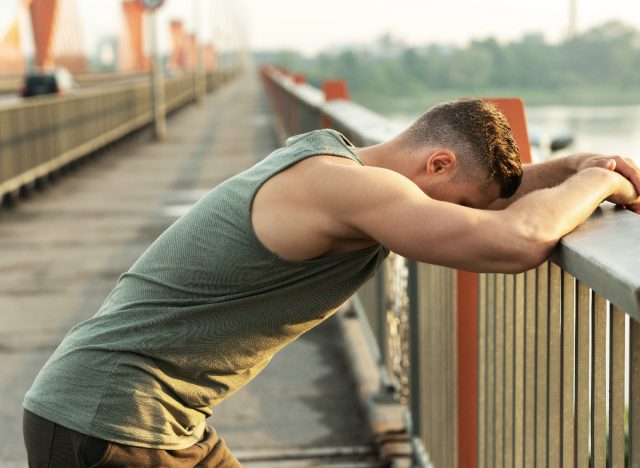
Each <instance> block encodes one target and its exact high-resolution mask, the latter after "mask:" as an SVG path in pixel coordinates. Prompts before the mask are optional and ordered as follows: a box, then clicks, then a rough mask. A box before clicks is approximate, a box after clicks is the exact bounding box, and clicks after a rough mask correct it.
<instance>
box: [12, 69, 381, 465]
mask: <svg viewBox="0 0 640 468" xmlns="http://www.w3.org/2000/svg"><path fill="white" fill-rule="evenodd" d="M276 146H277V140H276V137H275V134H274V132H273V122H272V121H271V111H270V109H269V108H268V105H267V102H266V97H265V96H264V94H263V91H262V87H261V86H260V83H259V82H258V79H257V77H256V76H254V75H253V74H251V73H249V74H246V75H245V76H243V77H241V78H239V79H237V80H235V81H234V82H232V83H231V84H229V85H227V86H226V87H224V88H222V89H221V90H219V91H218V92H216V93H215V94H214V95H212V96H210V97H209V98H208V99H207V100H206V101H205V102H204V103H202V104H200V105H197V106H190V107H187V108H186V109H184V110H182V111H180V112H178V113H177V114H175V115H174V116H173V117H171V119H170V121H169V139H168V141H166V142H163V143H157V142H153V141H152V140H151V138H150V134H149V132H147V131H141V132H138V133H137V134H135V135H133V136H131V137H129V138H128V139H127V140H125V141H122V142H120V143H118V144H117V145H115V146H112V147H110V148H108V149H107V150H105V151H103V152H102V154H100V155H98V156H96V157H92V158H91V160H90V161H88V162H86V163H84V162H83V163H80V164H78V165H77V167H76V168H75V169H72V170H71V171H69V172H68V173H67V174H65V175H64V177H61V178H60V179H59V180H57V181H56V182H55V183H53V184H52V185H50V186H49V187H47V188H46V190H44V191H42V192H35V193H34V194H32V195H31V196H30V198H29V199H27V200H25V201H22V202H20V203H18V204H17V205H16V206H15V207H13V208H10V209H7V208H3V209H0V369H2V372H0V392H1V394H2V395H3V398H4V404H3V405H0V419H2V420H3V421H4V422H5V428H8V430H5V431H4V434H3V438H2V440H1V441H0V466H3V467H4V466H7V467H12V466H16V467H23V466H26V461H25V460H26V454H25V451H24V448H23V444H22V433H21V411H22V410H21V402H22V397H23V395H24V393H25V392H26V390H27V389H28V388H29V386H30V385H31V382H32V381H33V378H34V377H35V374H36V373H37V372H38V370H39V369H40V367H41V366H42V365H43V364H44V362H45V360H46V359H47V358H48V356H49V355H50V354H51V353H52V351H53V350H54V349H55V347H56V346H57V344H58V343H59V342H60V340H61V339H62V337H63V336H64V334H65V333H66V331H67V330H68V329H69V328H70V327H71V326H73V325H74V324H75V323H77V322H79V321H81V320H83V319H86V318H88V317H90V316H91V315H93V313H95V311H96V310H97V309H98V307H99V306H100V304H101V303H102V301H103V300H104V298H105V297H106V296H107V294H108V293H109V291H110V290H111V288H112V287H113V286H114V284H115V282H116V280H117V278H118V276H119V275H120V273H122V272H123V271H125V270H127V269H128V268H129V267H130V265H131V264H132V263H133V262H134V261H135V260H136V258H137V257H138V256H139V255H140V254H141V253H142V252H143V251H144V250H145V248H146V247H147V246H148V245H149V244H150V243H151V242H152V241H153V240H154V239H155V238H156V237H157V236H158V235H159V234H160V233H161V232H162V231H163V230H164V229H166V228H167V227H168V226H169V225H170V224H171V223H172V222H173V221H175V219H177V217H178V216H179V215H180V214H181V213H183V212H184V211H185V210H186V209H188V207H189V206H191V205H192V204H193V203H194V202H195V201H196V200H198V199H199V198H200V197H201V196H202V195H204V194H205V193H206V192H207V191H208V190H210V189H211V188H212V187H214V186H215V185H217V184H218V183H220V182H222V181H223V180H225V179H226V178H228V177H230V176H232V175H233V174H235V173H237V172H239V171H242V170H244V169H245V168H247V167H249V166H251V165H252V164H253V163H255V162H256V161H257V160H259V159H260V158H261V157H264V156H265V155H266V154H268V153H269V152H271V151H272V150H273V149H274V148H275V147H276ZM343 346H344V344H343V342H342V340H341V338H340V334H339V332H338V330H337V324H336V323H335V322H334V321H333V320H329V321H327V322H326V323H325V324H323V325H322V326H320V327H318V328H316V329H314V330H312V331H311V332H310V333H308V334H306V335H304V336H303V337H301V338H300V339H299V340H298V341H296V342H295V343H293V344H292V345H290V346H289V347H288V348H285V349H284V350H283V351H282V352H281V353H279V354H278V355H277V356H276V357H275V358H274V359H273V361H272V363H271V364H270V365H269V366H268V367H267V369H266V370H265V371H264V372H263V373H262V374H261V375H259V376H258V377H257V378H256V379H255V380H254V381H253V382H251V383H250V384H249V385H248V386H247V387H246V388H244V389H243V390H241V391H240V392H238V393H237V394H235V395H234V396H232V397H231V398H229V399H228V400H227V401H225V402H223V404H221V405H219V406H218V407H217V408H216V409H215V411H214V416H213V418H212V420H211V421H210V423H211V424H212V425H214V426H215V427H216V428H217V430H218V431H219V433H220V434H221V435H222V436H223V437H224V438H225V440H226V441H227V443H228V445H229V446H230V447H231V448H232V450H234V452H236V453H237V455H238V456H239V458H240V459H241V461H242V462H243V465H244V466H248V467H259V466H264V467H271V466H273V467H275V466H278V467H283V468H284V467H295V466H300V467H302V466H343V467H362V466H377V463H376V461H375V456H374V448H373V445H372V444H371V440H370V435H369V433H368V430H367V428H366V423H365V421H364V418H363V415H362V413H361V410H360V406H359V402H358V400H357V397H356V391H355V388H354V385H353V383H352V381H351V377H350V374H349V372H348V369H347V363H346V355H345V352H344V349H343Z"/></svg>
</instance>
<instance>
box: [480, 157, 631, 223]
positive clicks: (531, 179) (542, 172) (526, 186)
mask: <svg viewBox="0 0 640 468" xmlns="http://www.w3.org/2000/svg"><path fill="white" fill-rule="evenodd" d="M611 161H614V162H613V163H611ZM590 167H601V168H606V169H612V170H615V171H616V172H618V173H619V174H621V175H623V176H624V177H626V178H627V179H629V180H630V181H631V183H633V185H634V186H635V188H636V191H638V192H640V168H638V166H637V165H636V164H635V162H634V161H633V160H631V159H629V158H623V157H621V156H604V155H600V154H591V153H581V154H574V155H571V156H565V157H560V158H551V159H548V160H547V161H544V162H541V163H537V164H526V165H524V166H523V172H524V174H523V177H522V184H520V187H519V188H518V191H517V192H516V193H515V194H514V195H513V196H512V197H510V198H506V199H505V198H501V199H499V200H496V201H495V202H494V203H493V204H492V205H491V206H490V207H489V208H490V209H492V210H501V209H504V208H506V207H507V206H509V205H510V204H511V203H513V202H515V201H516V200H518V199H519V198H521V197H523V196H524V195H526V194H528V193H531V192H533V191H534V190H539V189H545V188H550V187H555V186H556V185H558V184H561V183H562V182H564V181H565V180H567V179H568V178H569V177H571V176H572V175H574V174H576V173H577V172H580V171H581V170H584V169H587V168H590Z"/></svg>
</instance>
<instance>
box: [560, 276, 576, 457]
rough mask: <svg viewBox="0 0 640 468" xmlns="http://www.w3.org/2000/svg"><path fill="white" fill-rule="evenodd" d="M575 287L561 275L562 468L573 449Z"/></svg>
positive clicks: (566, 277)
mask: <svg viewBox="0 0 640 468" xmlns="http://www.w3.org/2000/svg"><path fill="white" fill-rule="evenodd" d="M575 300H576V298H575V287H574V280H573V276H571V275H570V274H569V273H566V272H563V273H562V370H561V376H562V377H561V378H562V390H561V392H562V410H561V413H560V414H561V417H562V422H561V424H562V433H561V435H560V447H561V448H562V458H561V462H560V466H561V467H562V468H573V461H574V457H573V449H574V437H573V434H574V433H573V431H574V428H575V427H574V424H573V422H574V409H573V395H574V387H573V372H574V370H573V363H574V345H573V340H574V338H573V336H574V333H575V322H574V320H575V315H574V305H575Z"/></svg>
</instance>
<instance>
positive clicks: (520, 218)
mask: <svg viewBox="0 0 640 468" xmlns="http://www.w3.org/2000/svg"><path fill="white" fill-rule="evenodd" d="M620 177H621V176H619V175H618V174H616V173H614V172H612V171H608V170H606V169H599V168H589V169H585V170H583V171H581V172H580V173H578V174H576V175H574V176H573V177H570V178H569V179H568V180H566V181H565V182H563V183H561V184H559V185H557V186H556V187H553V188H548V189H543V190H537V191H534V192H532V193H530V194H528V195H526V196H523V197H522V198H520V199H519V200H517V201H516V202H514V203H513V204H511V205H510V206H509V207H507V208H506V209H505V210H504V214H505V215H506V216H508V218H509V219H511V222H512V223H514V224H515V225H518V226H520V229H523V230H524V231H525V232H526V233H528V234H527V236H530V238H531V239H532V240H533V243H534V245H532V246H531V248H532V249H535V250H536V253H537V256H538V257H539V258H538V260H539V261H540V262H541V261H543V260H544V259H545V258H546V257H547V256H548V255H549V254H550V253H551V250H552V249H553V247H554V246H555V244H556V243H557V241H558V240H559V239H560V238H561V237H562V236H564V235H565V234H567V233H569V232H571V231H572V230H573V229H575V227H576V226H578V225H580V224H581V223H582V222H584V221H585V220H586V219H587V218H588V217H589V215H591V213H592V212H593V211H594V210H595V208H596V207H597V206H598V205H599V204H600V202H602V201H603V200H604V199H606V198H608V197H609V196H611V195H614V194H616V193H617V192H616V191H617V190H618V191H619V190H620V187H621V185H620V183H621V180H622V179H618V178H620ZM627 189H628V190H630V191H631V192H630V193H632V192H633V188H632V186H631V185H630V184H629V186H628V188H627ZM614 196H615V195H614Z"/></svg>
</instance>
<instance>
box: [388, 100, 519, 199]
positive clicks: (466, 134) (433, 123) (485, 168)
mask: <svg viewBox="0 0 640 468" xmlns="http://www.w3.org/2000/svg"><path fill="white" fill-rule="evenodd" d="M399 140H400V143H401V144H402V145H403V146H405V147H406V148H407V149H408V150H410V151H411V152H412V153H418V154H420V155H421V158H422V160H423V163H424V164H423V165H424V171H423V174H422V176H421V178H420V180H419V181H418V184H419V185H420V186H421V188H422V189H423V190H424V191H425V193H427V195H429V196H431V197H432V198H436V199H440V200H444V201H450V202H453V203H459V204H466V205H470V206H476V207H484V206H481V205H488V204H489V203H490V202H491V201H493V200H495V199H497V198H498V197H501V198H508V197H510V196H511V195H513V194H514V193H515V191H516V190H517V189H518V187H519V185H520V181H521V180H522V164H521V162H520V154H519V151H518V146H517V145H516V142H515V140H514V139H513V135H512V133H511V128H510V127H509V124H508V123H507V120H506V118H505V117H504V115H503V114H502V113H501V112H500V111H499V110H498V108H497V107H495V106H494V105H493V104H489V103H487V102H485V101H482V100H479V99H464V100H458V101H451V102H445V103H443V104H439V105H437V106H435V107H432V108H431V109H429V110H428V111H427V112H426V113H425V114H423V115H422V116H421V117H420V118H418V120H416V121H415V122H414V123H413V124H412V125H411V126H410V127H409V128H408V129H406V130H405V131H404V132H403V133H402V134H401V135H400V136H399Z"/></svg>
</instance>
